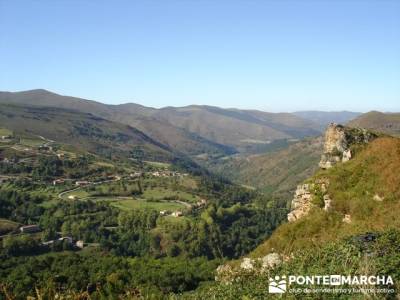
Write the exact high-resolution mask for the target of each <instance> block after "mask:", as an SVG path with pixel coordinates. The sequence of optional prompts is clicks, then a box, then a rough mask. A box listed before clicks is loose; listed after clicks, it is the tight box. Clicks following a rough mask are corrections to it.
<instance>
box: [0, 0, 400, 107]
mask: <svg viewBox="0 0 400 300" xmlns="http://www.w3.org/2000/svg"><path fill="white" fill-rule="evenodd" d="M38 88H43V89H47V90H50V91H53V92H56V93H59V94H63V95H71V96H76V97H81V98H86V99H93V100H97V101H100V102H104V103H110V104H117V103H126V102H135V103H140V104H143V105H147V106H153V107H163V106H184V105H190V104H207V105H214V106H220V107H237V108H246V109H260V110H264V111H271V112H278V111H297V110H352V111H361V112H364V111H369V110H380V111H400V1H398V0H392V1H385V0H375V1H368V0H365V1H361V0H357V1H345V0H331V1H328V0H319V1H317V0H314V1H306V0H297V1H289V0H281V1H278V0H275V1H268V0H260V1H256V0H228V1H224V0H218V1H216V0H212V1H207V0H191V1H189V0H181V1H174V0H160V1H151V0H150V1H147V0H146V1H145V0H141V1H122V0H113V1H101V0H96V1H91V0H80V1H76V0H65V1H63V0H57V1H54V0H48V1H46V0H24V1H19V0H0V90H2V91H21V90H29V89H38Z"/></svg>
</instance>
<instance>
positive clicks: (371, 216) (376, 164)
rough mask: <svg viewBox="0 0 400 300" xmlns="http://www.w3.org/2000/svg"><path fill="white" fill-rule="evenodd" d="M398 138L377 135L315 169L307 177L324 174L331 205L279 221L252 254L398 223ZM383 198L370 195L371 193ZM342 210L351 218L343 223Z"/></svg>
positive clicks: (296, 247) (306, 246)
mask: <svg viewBox="0 0 400 300" xmlns="http://www.w3.org/2000/svg"><path fill="white" fill-rule="evenodd" d="M399 169H400V139H396V138H379V139H376V140H375V141H373V142H371V143H370V144H369V145H368V146H367V147H365V148H364V149H359V153H357V155H356V156H355V157H354V159H352V160H350V161H349V162H347V163H343V164H338V165H336V166H335V167H333V168H332V169H329V170H325V171H319V172H318V173H317V174H316V175H315V176H314V177H313V178H312V179H311V180H310V181H315V180H317V179H319V178H328V179H329V182H330V184H329V186H328V194H329V195H330V197H331V199H332V210H331V212H329V213H327V212H325V211H323V210H322V209H320V208H315V209H314V210H313V211H311V212H310V214H309V215H308V216H307V217H304V218H302V219H300V220H298V221H296V222H292V223H286V224H283V225H281V226H280V227H279V228H278V229H277V230H276V231H275V232H274V233H273V235H272V236H271V237H270V238H269V239H268V240H267V241H266V242H265V243H263V244H262V245H260V246H259V247H258V248H257V249H256V250H255V251H254V252H253V253H252V254H251V256H253V257H260V256H264V255H266V254H267V253H269V252H272V251H276V252H280V253H285V254H289V253H292V252H293V251H296V250H300V249H309V248H311V247H315V246H319V245H323V244H325V243H327V242H330V241H337V240H338V239H340V238H346V237H348V236H352V235H356V234H360V233H365V232H368V231H370V232H376V231H378V232H380V231H383V230H388V229H391V228H400V219H399V218H398V212H399V211H400V173H399V172H398V170H399ZM377 194H378V195H379V196H380V197H381V198H383V200H382V201H376V200H374V196H375V195H377ZM345 214H349V215H350V216H351V223H350V224H347V223H344V222H342V218H343V216H344V215H345Z"/></svg>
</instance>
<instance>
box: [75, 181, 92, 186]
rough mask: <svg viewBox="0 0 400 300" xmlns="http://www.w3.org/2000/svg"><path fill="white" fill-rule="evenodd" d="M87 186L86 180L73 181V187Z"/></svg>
mask: <svg viewBox="0 0 400 300" xmlns="http://www.w3.org/2000/svg"><path fill="white" fill-rule="evenodd" d="M88 184H90V182H89V181H87V180H78V181H75V185H76V186H84V185H88Z"/></svg>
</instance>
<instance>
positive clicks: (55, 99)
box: [0, 90, 320, 155]
mask: <svg viewBox="0 0 400 300" xmlns="http://www.w3.org/2000/svg"><path fill="white" fill-rule="evenodd" d="M0 103H20V104H28V105H40V106H52V107H60V108H72V109H76V110H78V111H81V112H87V113H92V114H94V115H97V116H100V117H102V118H105V119H109V120H112V121H116V122H119V123H124V124H128V125H131V126H134V127H136V128H138V129H139V130H141V131H143V132H144V133H146V134H147V135H149V136H150V137H152V138H153V139H155V140H158V141H160V142H162V143H163V144H166V145H169V146H171V147H172V148H173V149H175V150H178V151H182V152H184V153H186V154H192V155H195V154H201V153H211V154H231V153H233V152H235V149H236V150H241V151H243V150H245V149H246V147H245V146H248V145H259V144H266V143H269V142H270V141H271V140H277V139H292V138H302V137H305V136H315V135H319V133H320V131H319V126H318V125H317V124H315V123H313V122H311V121H307V120H304V119H302V118H299V117H297V116H295V115H293V114H288V113H280V114H273V113H266V112H261V111H253V110H237V109H222V108H218V107H211V106H198V105H192V106H187V107H180V108H179V107H178V108H175V107H166V108H162V109H154V108H149V107H144V106H141V105H138V104H133V103H128V104H123V105H106V104H102V103H99V102H95V101H89V100H84V99H79V98H74V97H67V96H60V95H57V94H54V93H51V92H48V91H46V90H32V91H25V92H16V93H10V92H0Z"/></svg>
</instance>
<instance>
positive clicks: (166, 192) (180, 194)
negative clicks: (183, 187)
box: [142, 187, 200, 203]
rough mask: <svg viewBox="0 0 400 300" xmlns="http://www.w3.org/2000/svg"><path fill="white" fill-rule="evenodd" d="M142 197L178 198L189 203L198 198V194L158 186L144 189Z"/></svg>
mask: <svg viewBox="0 0 400 300" xmlns="http://www.w3.org/2000/svg"><path fill="white" fill-rule="evenodd" d="M142 197H143V198H145V199H149V200H180V201H184V202H190V203H194V202H197V201H199V200H200V198H199V197H198V196H196V195H193V194H190V193H187V192H184V191H175V190H172V189H169V188H167V189H164V188H159V187H157V188H153V189H147V190H145V191H144V193H143V195H142Z"/></svg>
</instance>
